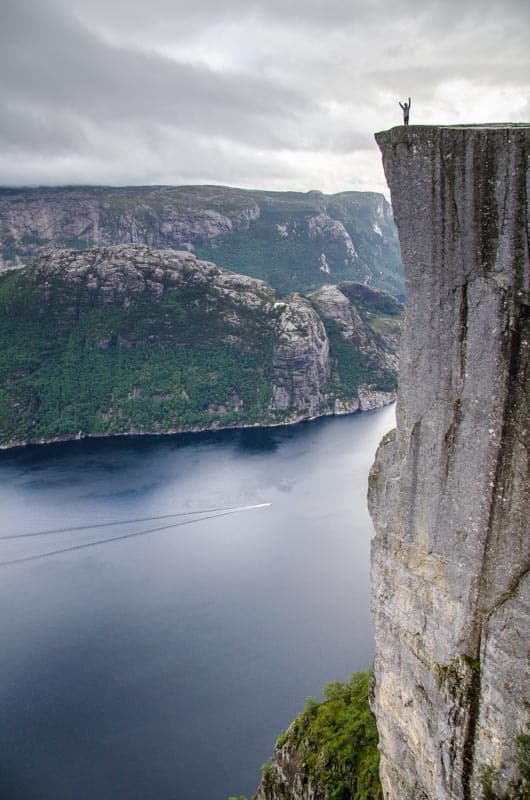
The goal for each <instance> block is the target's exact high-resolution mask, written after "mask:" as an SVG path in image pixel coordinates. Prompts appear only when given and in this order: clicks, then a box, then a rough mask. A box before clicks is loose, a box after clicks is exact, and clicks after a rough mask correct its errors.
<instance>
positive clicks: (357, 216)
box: [0, 186, 403, 295]
mask: <svg viewBox="0 0 530 800" xmlns="http://www.w3.org/2000/svg"><path fill="white" fill-rule="evenodd" d="M120 244H124V245H125V244H127V245H131V244H132V245H136V244H145V245H149V246H150V247H155V248H158V249H177V250H182V249H186V250H190V251H193V252H195V253H196V255H197V256H199V257H200V258H201V259H206V260H211V261H214V262H215V263H216V264H219V265H220V266H223V267H226V268H228V269H231V270H235V271H241V272H242V273H244V274H252V275H253V276H255V277H257V278H262V279H264V280H267V281H268V282H269V283H271V284H272V285H273V286H274V288H275V289H277V290H278V291H281V292H282V293H284V294H286V293H288V292H290V291H301V292H305V291H310V290H311V289H314V288H315V287H316V286H318V285H319V284H320V283H321V276H322V272H325V273H327V274H328V275H329V276H330V278H329V281H328V282H331V283H337V282H339V281H341V280H353V281H361V282H363V283H364V282H367V283H370V284H373V285H375V286H379V287H380V288H382V289H384V290H386V291H391V292H393V293H394V294H396V295H400V294H402V292H403V282H402V268H401V262H400V257H399V246H398V242H397V236H396V231H395V226H394V222H393V219H392V212H391V210H390V206H389V205H388V203H387V201H386V200H385V199H384V197H382V196H381V195H377V194H373V193H370V192H343V193H341V194H337V195H324V194H322V193H321V192H307V193H305V194H303V193H301V192H263V191H262V192H260V191H248V190H243V189H236V188H230V187H226V186H133V187H130V186H128V187H110V186H106V187H105V186H84V187H53V188H44V187H41V188H37V189H29V188H24V189H2V188H0V270H2V269H5V268H9V267H17V266H21V265H23V264H28V263H30V262H31V260H32V259H33V258H35V257H36V256H38V255H42V254H44V253H48V252H51V251H52V250H57V249H62V248H75V249H77V250H79V249H90V248H93V247H106V246H109V245H120Z"/></svg>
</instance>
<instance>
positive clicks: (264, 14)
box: [0, 0, 530, 190]
mask: <svg viewBox="0 0 530 800" xmlns="http://www.w3.org/2000/svg"><path fill="white" fill-rule="evenodd" d="M529 15H530V4H528V3H527V2H519V0H508V2H505V3H503V4H499V3H496V4H494V3H489V2H488V0H481V1H480V2H479V0H445V1H444V2H443V3H442V2H438V1H436V0H395V2H390V0H362V1H361V0H353V2H352V1H351V0H328V1H327V2H324V0H256V1H255V2H251V1H250V2H248V0H224V2H223V3H222V4H220V3H219V2H218V0H195V2H193V3H191V2H189V0H186V2H184V0H150V2H149V3H147V0H3V2H2V18H1V25H0V98H1V100H0V145H1V153H2V154H3V155H2V156H1V157H0V183H1V182H4V183H6V182H7V183H10V182H11V183H12V182H15V183H34V182H39V181H42V182H46V183H54V182H55V183H61V182H65V181H70V182H77V181H82V182H90V181H97V182H101V183H105V182H124V183H138V182H174V181H177V182H183V181H189V182H194V181H208V182H213V183H216V182H225V183H236V184H237V183H238V184H241V185H248V186H252V185H259V186H262V187H263V188H266V187H267V186H275V187H277V188H280V187H281V186H282V181H283V186H284V187H285V188H289V187H290V186H295V185H296V186H297V187H301V186H302V185H303V184H304V181H310V183H311V185H312V186H313V187H314V188H319V186H318V181H319V180H321V181H322V185H324V183H326V182H327V183H326V185H327V188H328V189H329V188H330V186H329V181H340V180H343V181H345V183H343V184H339V183H337V185H336V186H335V188H336V189H337V190H340V189H346V188H356V185H355V183H354V184H352V182H351V181H352V180H353V178H354V175H353V173H352V170H353V168H354V167H353V165H354V164H366V171H367V173H368V172H370V174H371V175H372V176H373V178H372V188H378V189H379V188H381V186H382V185H383V181H384V179H383V176H382V172H381V170H380V167H379V157H378V154H377V152H376V148H375V145H374V143H373V139H372V131H373V130H379V129H382V128H384V127H388V126H389V125H391V124H398V123H399V121H400V116H399V108H398V106H397V98H398V97H399V96H401V95H408V94H411V95H412V96H413V103H414V112H415V117H414V120H416V119H418V120H419V119H420V117H419V115H420V114H421V109H422V107H423V108H427V107H429V108H430V109H431V110H430V113H431V115H432V114H436V112H437V110H440V109H443V112H444V113H447V109H448V108H449V107H450V105H451V98H450V96H449V99H448V97H447V93H448V91H449V90H448V89H447V85H448V82H449V83H450V82H454V83H455V85H457V84H458V82H459V81H460V82H462V81H467V82H468V84H469V86H471V87H473V88H472V91H474V89H475V88H476V89H477V93H478V94H480V91H481V90H484V96H485V97H488V98H489V97H492V96H499V97H500V96H501V93H502V92H505V93H506V96H508V95H510V92H511V93H512V94H514V93H515V94H517V93H518V94H517V97H518V100H519V106H518V107H519V108H521V107H522V106H523V105H524V102H522V101H521V100H520V97H521V96H522V97H524V96H525V90H526V88H527V87H528V82H529V79H528V74H529V73H530V69H529V68H528V66H529V63H528V62H529V56H528V47H527V40H528V27H529V26H528V21H529ZM441 88H442V89H443V92H442V94H443V98H442V101H441V105H438V106H436V96H437V92H438V91H439V90H440V89H441ZM466 91H470V90H469V88H467V89H466ZM444 92H445V94H444ZM495 92H497V95H496V94H495ZM510 96H511V95H510ZM393 97H395V100H394V99H393ZM433 104H434V105H433ZM505 105H506V104H505ZM485 111H486V112H489V109H488V108H487V107H486V108H485ZM493 112H494V113H500V112H498V110H497V109H496V108H493ZM480 113H482V107H481V109H480ZM416 114H418V116H416ZM435 118H436V117H435ZM494 119H497V120H498V116H497V117H495V118H494ZM441 121H446V120H441ZM341 160H343V161H344V164H347V165H348V166H347V167H345V168H344V170H341ZM326 164H328V165H329V166H326ZM348 170H349V172H348ZM341 175H343V176H345V175H349V176H350V177H348V178H347V179H346V177H342V178H341ZM54 176H55V177H54ZM352 176H353V177H352ZM364 180H365V182H366V181H368V180H369V179H368V178H364ZM367 188H368V187H367Z"/></svg>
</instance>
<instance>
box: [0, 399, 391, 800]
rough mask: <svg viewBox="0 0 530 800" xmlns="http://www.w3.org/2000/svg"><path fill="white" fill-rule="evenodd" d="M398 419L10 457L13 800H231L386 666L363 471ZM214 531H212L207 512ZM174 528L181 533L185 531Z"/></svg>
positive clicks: (5, 457) (0, 485)
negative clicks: (291, 740) (195, 516)
mask: <svg viewBox="0 0 530 800" xmlns="http://www.w3.org/2000/svg"><path fill="white" fill-rule="evenodd" d="M392 425H393V409H385V410H383V411H380V412H377V413H372V414H363V415H357V416H353V417H343V418H336V419H325V420H320V421H316V422H312V423H305V424H302V425H299V426H293V427H288V428H281V429H280V428H278V429H274V430H272V431H265V430H254V431H242V432H231V433H220V434H211V435H201V436H195V437H193V436H179V437H171V438H167V439H135V440H113V441H88V442H81V443H71V444H66V445H57V446H50V447H46V448H28V449H24V450H19V451H15V452H10V453H4V454H2V455H1V456H0V504H1V510H2V534H3V535H4V536H5V535H7V534H10V533H32V532H34V531H40V530H43V529H53V528H65V527H66V528H69V529H70V530H68V531H66V532H63V533H56V534H52V535H50V536H46V537H44V536H43V537H30V538H27V539H18V540H3V541H0V561H2V562H6V561H12V560H16V559H19V558H26V557H28V556H33V555H38V554H40V553H43V552H46V551H51V550H56V549H63V548H67V547H69V546H77V545H79V544H83V543H89V542H94V541H98V540H101V539H103V538H108V537H110V536H118V535H125V534H127V533H134V532H140V531H143V530H146V529H147V528H150V527H156V526H161V525H164V524H170V523H171V522H172V520H171V519H170V520H162V521H160V522H158V523H145V522H138V523H129V524H126V525H122V526H117V527H111V528H92V529H89V530H86V531H72V530H71V529H72V528H73V527H75V526H78V525H85V524H96V523H99V522H108V521H112V520H122V519H132V518H137V517H152V516H155V515H164V514H171V513H180V512H186V511H193V510H197V509H205V508H212V507H226V506H246V505H251V504H257V503H265V502H269V503H271V504H272V505H271V506H269V507H265V508H258V509H254V510H247V511H241V512H240V513H237V514H232V515H227V516H223V517H216V518H211V519H205V520H203V521H201V522H194V523H192V524H189V525H181V526H179V527H175V528H173V529H169V530H163V531H159V532H154V533H151V534H148V535H145V536H138V537H136V538H131V539H121V540H119V541H116V542H112V543H107V544H103V545H101V546H98V547H93V548H88V549H80V550H75V551H72V552H69V553H63V554H60V555H56V556H52V557H49V558H44V559H42V560H35V561H28V562H24V563H18V564H11V565H10V566H5V565H4V566H2V567H1V568H0V608H1V609H2V612H1V615H0V620H1V622H0V637H1V639H0V642H1V659H0V797H1V798H2V800H177V799H178V800H217V799H219V800H226V798H227V797H228V795H230V794H243V793H247V794H250V793H252V792H253V791H254V790H255V788H256V786H257V784H258V782H259V768H260V765H261V764H262V763H263V762H264V761H265V760H266V759H267V758H268V757H269V755H271V754H272V748H273V745H274V741H275V739H276V737H277V735H278V734H279V733H280V731H281V730H282V729H283V728H284V727H285V726H286V725H287V724H288V723H289V722H290V721H291V719H292V718H293V717H294V716H295V714H296V713H297V712H298V711H300V710H301V708H302V707H303V706H304V702H305V699H306V697H307V696H308V695H310V694H313V695H318V694H319V693H320V689H321V687H322V685H323V683H325V682H326V681H329V680H340V679H345V678H347V677H348V676H349V674H350V673H351V672H352V671H353V670H356V669H361V668H365V667H367V666H368V665H369V663H370V661H371V658H372V649H373V644H372V634H371V628H370V623H369V614H368V557H369V556H368V552H369V539H370V535H371V525H370V522H369V518H368V515H367V511H366V504H365V494H366V482H367V473H368V468H369V465H370V463H371V462H372V460H373V455H374V452H375V448H376V445H377V443H378V441H379V439H380V437H381V436H382V434H383V433H384V432H385V431H386V430H388V429H389V428H390V427H392ZM206 516H208V515H206ZM175 521H179V522H182V521H185V518H176V520H175Z"/></svg>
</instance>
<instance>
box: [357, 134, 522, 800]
mask: <svg viewBox="0 0 530 800" xmlns="http://www.w3.org/2000/svg"><path fill="white" fill-rule="evenodd" d="M376 138H377V141H378V143H379V146H380V148H381V150H382V153H383V163H384V167H385V172H386V176H387V180H388V183H389V186H390V191H391V195H392V204H393V208H394V214H395V218H396V222H397V226H398V231H399V237H400V242H401V251H402V256H403V261H404V265H405V273H406V294H407V312H406V322H405V330H404V337H403V343H402V351H401V363H400V388H399V395H398V406H397V429H396V430H395V431H393V432H392V433H390V434H389V435H387V436H386V437H385V438H384V439H383V441H382V443H381V445H380V447H379V450H378V453H377V457H376V461H375V464H374V466H373V468H372V472H371V477H370V490H369V505H370V511H371V514H372V517H373V520H374V524H375V529H376V535H375V537H374V539H373V545H372V613H373V619H374V623H375V636H376V658H375V678H376V685H375V698H374V702H373V708H374V710H375V713H376V717H377V721H378V728H379V736H380V743H381V759H382V761H381V764H382V766H381V777H382V782H383V790H384V796H385V798H386V799H387V800H415V799H418V800H419V798H422V800H478V799H479V798H482V797H486V794H484V792H486V789H487V791H488V792H489V793H488V794H487V797H488V798H493V797H497V798H513V797H523V796H526V795H523V794H522V793H521V794H517V792H518V791H522V790H521V789H518V788H517V786H520V785H521V780H522V778H521V775H520V773H519V770H518V757H517V747H516V739H517V737H518V735H519V734H521V733H523V732H524V730H525V726H526V723H527V721H528V717H529V711H530V700H529V698H530V674H529V664H528V642H529V635H528V634H529V628H528V619H529V613H528V612H529V610H530V576H529V564H530V553H529V546H530V537H529V535H528V534H529V522H528V521H529V518H530V514H529V506H528V498H529V448H530V438H529V437H530V405H529V397H530V369H529V366H530V365H529V350H530V292H529V290H530V274H529V222H530V220H529V213H528V208H529V206H528V187H529V186H530V183H529V181H530V170H529V166H528V164H529V155H530V127H529V126H512V125H499V126H476V127H472V126H461V127H423V126H413V127H412V126H411V127H408V128H404V127H400V128H395V129H393V130H390V131H387V132H384V133H380V134H378V135H377V137H376Z"/></svg>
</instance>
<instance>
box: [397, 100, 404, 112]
mask: <svg viewBox="0 0 530 800" xmlns="http://www.w3.org/2000/svg"><path fill="white" fill-rule="evenodd" d="M398 103H399V105H400V106H401V108H402V109H403V111H405V106H404V105H403V103H402V102H401V100H398Z"/></svg>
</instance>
